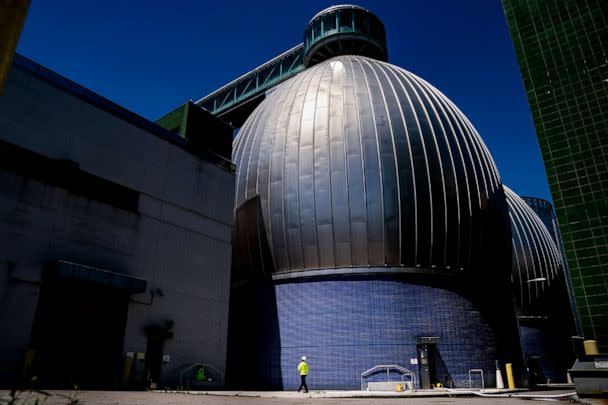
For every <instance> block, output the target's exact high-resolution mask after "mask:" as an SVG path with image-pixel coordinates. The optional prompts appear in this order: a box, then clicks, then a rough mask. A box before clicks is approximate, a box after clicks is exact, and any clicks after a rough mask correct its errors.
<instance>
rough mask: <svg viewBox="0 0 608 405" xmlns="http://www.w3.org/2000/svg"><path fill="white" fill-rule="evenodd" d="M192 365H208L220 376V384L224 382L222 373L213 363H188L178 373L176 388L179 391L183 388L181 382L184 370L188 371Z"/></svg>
mask: <svg viewBox="0 0 608 405" xmlns="http://www.w3.org/2000/svg"><path fill="white" fill-rule="evenodd" d="M194 367H208V368H210V369H212V370H214V371H215V372H216V373H217V374H219V376H220V385H223V384H224V374H223V373H222V372H221V371H220V370H218V369H217V367H215V366H214V365H213V364H209V363H193V364H191V365H189V366H188V367H186V368H184V369H183V370H182V371H181V372H180V373H179V387H178V390H180V391H181V390H183V388H184V386H183V384H182V381H183V377H184V373H185V372H186V371H188V370H191V369H193V368H194Z"/></svg>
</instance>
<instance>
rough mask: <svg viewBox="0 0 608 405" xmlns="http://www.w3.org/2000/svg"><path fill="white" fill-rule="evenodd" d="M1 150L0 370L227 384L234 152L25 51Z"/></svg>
mask: <svg viewBox="0 0 608 405" xmlns="http://www.w3.org/2000/svg"><path fill="white" fill-rule="evenodd" d="M206 119H209V120H215V121H214V122H213V128H215V129H216V130H217V128H220V129H221V130H218V131H219V132H220V133H204V134H199V136H200V137H201V139H203V140H204V139H205V137H214V136H229V137H231V135H232V132H231V129H230V127H229V126H227V125H225V124H223V123H221V122H220V121H219V120H216V119H215V118H213V117H211V116H210V115H209V117H207V118H206ZM218 123H219V124H218ZM203 127H204V126H203ZM0 155H1V156H0V268H1V269H2V270H1V271H0V277H1V279H0V330H1V331H2V333H1V335H2V338H1V340H2V344H1V345H0V383H1V384H2V385H11V384H16V383H17V382H18V381H17V380H19V379H26V380H29V379H30V378H31V377H32V376H36V377H37V380H38V382H39V383H40V384H41V385H44V386H70V385H73V384H77V385H79V387H80V388H110V387H119V386H124V387H136V386H143V385H146V384H149V383H150V381H153V382H154V383H156V384H158V385H159V386H163V385H176V384H178V377H179V374H180V372H181V371H182V370H184V369H186V368H188V367H189V366H191V365H194V364H197V363H204V364H208V365H209V366H206V368H205V372H204V380H203V381H198V384H205V383H207V384H221V383H222V374H223V373H224V371H225V363H226V360H225V359H226V335H227V322H228V299H229V297H228V291H229V282H230V257H231V243H230V233H231V224H232V216H233V199H234V166H233V165H232V164H231V163H230V161H229V159H227V158H225V157H222V156H220V155H218V154H216V153H213V152H212V151H210V150H208V149H207V148H205V147H204V142H198V143H197V144H196V146H193V143H192V142H190V141H189V140H188V139H184V138H181V137H180V136H179V135H178V134H173V133H171V132H169V131H167V130H165V129H162V128H160V127H159V126H157V125H156V124H153V123H151V122H150V121H147V120H145V119H144V118H142V117H139V116H137V115H136V114H134V113H132V112H130V111H127V110H125V109H123V108H122V107H120V106H118V105H116V104H114V103H112V102H110V101H109V100H107V99H104V98H103V97H101V96H99V95H97V94H94V93H92V92H91V91H89V90H87V89H85V88H83V87H82V86H79V85H77V84H75V83H73V82H71V81H69V80H68V79H66V78H63V77H61V76H59V75H57V74H55V73H53V72H51V71H49V70H48V69H45V68H44V67H42V66H40V65H38V64H36V63H34V62H32V61H31V60H28V59H26V58H24V57H22V56H19V55H15V60H14V62H13V66H12V68H11V70H10V72H9V75H8V80H7V82H6V84H5V89H4V93H3V94H2V95H1V96H0ZM197 371H198V370H197V367H196V366H195V367H193V368H191V369H190V371H188V372H186V373H185V378H186V379H188V378H192V374H193V373H196V372H197ZM199 377H200V374H199ZM199 380H201V379H200V378H199ZM208 380H212V381H208ZM184 382H185V381H184ZM193 384H194V382H193Z"/></svg>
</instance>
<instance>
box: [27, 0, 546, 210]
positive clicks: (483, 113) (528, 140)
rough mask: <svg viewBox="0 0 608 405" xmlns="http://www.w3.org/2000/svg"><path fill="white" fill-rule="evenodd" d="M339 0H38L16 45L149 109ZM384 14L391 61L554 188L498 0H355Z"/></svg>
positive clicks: (521, 186) (288, 36)
mask: <svg viewBox="0 0 608 405" xmlns="http://www.w3.org/2000/svg"><path fill="white" fill-rule="evenodd" d="M337 3H342V1H337V2H336V1H330V0H300V1H297V0H282V1H275V0H272V1H250V0H248V1H245V0H240V1H218V0H213V1H203V0H198V1H179V0H174V1H166V0H104V1H98V0H87V1H82V0H78V1H75V0H53V1H49V0H33V1H32V4H31V6H30V9H29V14H28V17H27V20H26V23H25V26H24V28H23V32H22V34H21V39H20V42H19V45H18V49H17V50H18V52H20V53H21V54H23V55H25V56H27V57H30V58H32V59H33V60H35V61H37V62H38V63H41V64H42V65H45V66H47V67H48V68H50V69H52V70H54V71H56V72H58V73H60V74H62V75H64V76H67V77H68V78H70V79H72V80H74V81H76V82H78V83H80V84H82V85H84V86H85V87H88V88H90V89H91V90H93V91H95V92H97V93H99V94H101V95H103V96H105V97H107V98H109V99H111V100H113V101H115V102H117V103H118V104H121V105H123V106H124V107H126V108H128V109H130V110H132V111H135V112H137V113H138V114H140V115H143V116H144V117H146V118H149V119H151V120H154V119H156V118H158V117H160V116H162V115H163V114H164V113H165V112H167V111H169V110H171V109H173V108H175V107H177V106H178V105H180V104H182V103H184V102H185V101H186V100H188V99H192V100H197V99H199V98H200V97H202V96H204V95H206V94H207V93H209V92H211V91H213V90H215V89H216V88H217V87H219V86H221V85H222V84H225V83H227V82H229V81H230V80H232V79H234V78H236V77H237V76H240V75H241V74H243V73H245V72H247V71H248V70H250V69H251V68H253V67H256V66H258V65H259V64H261V63H263V62H265V61H267V60H268V59H270V58H272V57H273V56H275V55H277V54H279V53H281V52H283V51H285V50H286V49H288V48H290V47H292V46H294V45H296V44H298V43H300V42H301V41H302V33H303V30H304V27H305V26H306V24H307V22H308V20H309V19H310V18H311V17H312V16H313V15H314V14H315V13H316V12H317V11H319V10H321V9H323V8H325V7H327V6H330V5H332V4H337ZM354 4H359V5H362V6H364V7H367V8H369V9H370V10H371V11H373V12H374V13H376V14H377V15H378V16H379V17H380V19H381V20H382V21H383V22H384V24H385V26H386V32H387V40H388V47H389V62H391V63H393V64H395V65H398V66H401V67H404V68H405V69H407V70H410V71H412V72H413V73H416V74H417V75H419V76H421V77H423V78H424V79H426V80H427V81H429V82H430V83H432V84H433V85H435V86H436V87H437V88H439V89H440V90H441V91H442V92H444V93H445V94H446V95H447V96H448V97H449V98H450V99H451V100H452V101H454V103H455V104H456V105H457V106H458V107H459V108H460V109H461V110H462V111H463V112H464V113H465V114H466V115H467V116H468V117H469V119H470V120H471V121H472V122H473V124H474V125H475V127H476V128H477V130H478V131H479V133H480V134H481V136H482V137H483V139H484V141H485V142H486V144H487V145H488V147H489V149H490V151H491V153H492V155H493V156H494V159H495V160H496V163H497V165H498V169H499V171H500V174H501V176H502V178H503V181H504V183H505V184H506V185H508V186H509V187H511V188H512V189H513V190H515V191H516V192H517V193H519V194H523V195H534V196H538V197H542V198H546V199H549V200H550V194H549V189H548V186H547V180H546V176H545V170H544V166H543V163H542V158H541V155H540V150H539V147H538V142H537V140H536V136H535V133H534V127H533V123H532V119H531V116H530V110H529V107H528V104H527V100H526V96H525V92H524V88H523V84H522V81H521V76H520V73H519V70H518V67H517V62H516V59H515V53H514V50H513V45H512V43H511V39H510V37H509V32H508V28H507V25H506V22H505V18H504V14H503V11H502V6H501V3H500V0H382V1H379V0H377V1H366V0H357V1H355V2H354Z"/></svg>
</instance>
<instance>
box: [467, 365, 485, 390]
mask: <svg viewBox="0 0 608 405" xmlns="http://www.w3.org/2000/svg"><path fill="white" fill-rule="evenodd" d="M471 373H479V374H480V375H481V389H482V390H483V389H485V384H484V381H483V370H482V369H480V368H472V369H470V370H469V388H473V380H472V378H471Z"/></svg>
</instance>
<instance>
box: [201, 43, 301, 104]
mask: <svg viewBox="0 0 608 405" xmlns="http://www.w3.org/2000/svg"><path fill="white" fill-rule="evenodd" d="M303 48H304V45H303V44H299V45H296V46H294V47H293V48H291V49H289V50H287V51H285V52H283V53H282V54H280V55H278V56H276V57H274V58H273V59H271V60H269V61H268V62H266V63H264V64H262V65H261V66H258V67H257V68H255V69H252V70H251V71H249V72H247V73H245V74H244V75H242V76H240V77H238V78H236V79H234V80H233V81H231V82H230V83H228V84H225V85H224V86H222V87H220V88H219V89H217V90H215V91H213V92H212V93H210V94H208V95H206V96H205V97H203V98H201V99H200V100H198V101H196V103H195V104H197V105H199V106H201V107H203V108H205V109H206V110H207V111H209V112H211V113H212V114H215V115H217V116H221V115H222V114H223V113H225V112H226V111H228V110H232V109H234V108H237V107H238V106H239V105H241V104H243V103H245V102H246V101H248V100H251V99H252V98H255V97H257V96H259V95H261V94H263V93H264V92H266V91H267V90H269V89H270V88H272V87H274V86H276V85H277V84H279V83H280V82H282V81H284V80H287V79H289V78H290V77H292V76H294V75H295V74H296V73H298V72H300V71H302V70H304V62H303Z"/></svg>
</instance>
